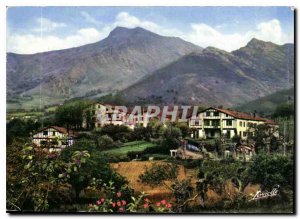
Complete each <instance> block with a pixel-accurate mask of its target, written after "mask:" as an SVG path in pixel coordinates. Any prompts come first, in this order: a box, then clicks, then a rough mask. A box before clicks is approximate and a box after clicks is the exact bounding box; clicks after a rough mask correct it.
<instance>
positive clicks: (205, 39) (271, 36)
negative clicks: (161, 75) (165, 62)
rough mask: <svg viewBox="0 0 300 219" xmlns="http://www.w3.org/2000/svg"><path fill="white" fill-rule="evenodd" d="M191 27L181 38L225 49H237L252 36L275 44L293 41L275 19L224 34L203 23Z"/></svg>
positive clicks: (203, 45) (204, 45)
mask: <svg viewBox="0 0 300 219" xmlns="http://www.w3.org/2000/svg"><path fill="white" fill-rule="evenodd" d="M191 29H192V30H191V31H190V32H189V33H187V34H184V35H182V38H184V39H186V40H188V41H190V42H192V43H194V44H197V45H200V46H202V47H207V46H213V47H217V48H219V49H223V50H226V51H232V50H236V49H239V48H240V47H242V46H245V45H246V44H247V43H248V42H249V41H250V40H251V39H252V38H257V39H260V40H264V41H270V42H274V43H277V44H284V43H287V42H292V41H293V39H292V37H289V36H288V35H287V34H285V33H284V32H283V31H282V29H281V24H280V22H279V21H278V20H277V19H273V20H270V21H267V22H262V23H259V24H258V25H257V26H256V29H255V30H249V31H247V32H245V33H238V32H236V33H232V34H224V33H222V32H220V31H218V30H217V29H214V28H213V27H211V26H208V25H206V24H203V23H199V24H191Z"/></svg>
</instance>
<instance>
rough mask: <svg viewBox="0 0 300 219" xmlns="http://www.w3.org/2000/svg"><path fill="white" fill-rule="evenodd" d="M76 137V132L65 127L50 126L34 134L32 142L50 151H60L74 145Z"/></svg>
mask: <svg viewBox="0 0 300 219" xmlns="http://www.w3.org/2000/svg"><path fill="white" fill-rule="evenodd" d="M75 137H76V133H74V132H73V131H71V130H67V129H66V128H64V127H59V126H48V127H45V128H43V129H41V130H39V131H38V132H37V133H35V134H34V135H33V136H32V143H34V144H35V145H36V146H37V147H39V148H42V149H45V150H48V151H49V152H58V151H61V150H62V149H64V148H66V147H68V146H71V145H73V144H74V138H75Z"/></svg>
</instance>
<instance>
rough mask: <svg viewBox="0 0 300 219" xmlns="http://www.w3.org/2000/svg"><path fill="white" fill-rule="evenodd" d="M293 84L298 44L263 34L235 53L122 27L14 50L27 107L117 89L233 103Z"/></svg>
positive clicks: (141, 99) (15, 90)
mask: <svg viewBox="0 0 300 219" xmlns="http://www.w3.org/2000/svg"><path fill="white" fill-rule="evenodd" d="M224 43H226V42H224ZM293 84H294V47H293V44H285V45H282V46H280V45H276V44H274V43H270V42H263V41H261V40H257V39H253V40H251V41H250V42H249V43H248V44H247V45H246V46H245V47H243V48H240V49H239V50H236V51H233V52H231V53H229V52H226V51H222V50H219V49H217V48H213V47H208V48H206V49H202V48H201V47H199V46H196V45H194V44H192V43H189V42H186V41H184V40H182V39H180V38H176V37H164V36H160V35H158V34H155V33H152V32H150V31H148V30H145V29H142V28H139V27H137V28H133V29H128V28H123V27H117V28H116V29H114V30H113V31H112V32H111V33H110V34H109V36H108V37H107V38H105V39H103V40H102V41H99V42H96V43H93V44H89V45H85V46H81V47H77V48H71V49H65V50H58V51H50V52H44V53H38V54H33V55H21V54H14V53H8V54H7V99H8V103H14V101H15V102H16V103H17V104H19V106H20V107H23V108H24V107H25V106H28V107H30V108H35V107H37V106H38V105H39V104H43V105H50V104H58V103H62V102H63V101H64V100H67V99H70V98H75V97H92V98H99V97H100V96H103V95H105V94H109V93H115V92H117V93H118V94H119V95H121V96H122V97H123V98H124V99H126V101H128V102H129V103H148V104H149V103H159V104H174V103H177V104H197V105H199V104H201V105H224V106H233V105H236V104H242V103H245V102H247V101H251V100H254V99H256V98H258V97H262V96H265V95H267V94H271V93H273V92H276V91H279V90H282V89H286V88H289V87H291V86H293ZM40 98H42V99H40ZM14 107H16V104H15V105H14Z"/></svg>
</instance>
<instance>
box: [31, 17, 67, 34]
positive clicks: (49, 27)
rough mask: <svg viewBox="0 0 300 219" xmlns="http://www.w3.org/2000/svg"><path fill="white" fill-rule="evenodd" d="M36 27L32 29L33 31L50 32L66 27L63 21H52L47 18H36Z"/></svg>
mask: <svg viewBox="0 0 300 219" xmlns="http://www.w3.org/2000/svg"><path fill="white" fill-rule="evenodd" d="M36 22H37V24H38V25H39V26H38V27H37V28H34V29H32V31H33V32H51V31H54V30H56V29H59V28H61V27H66V26H67V25H66V24H65V23H58V22H53V21H51V20H49V19H47V18H37V19H36Z"/></svg>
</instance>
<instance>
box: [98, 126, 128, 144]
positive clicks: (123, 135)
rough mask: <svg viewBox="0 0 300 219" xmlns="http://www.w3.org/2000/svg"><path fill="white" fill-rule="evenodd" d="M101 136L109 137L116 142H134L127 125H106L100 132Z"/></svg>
mask: <svg viewBox="0 0 300 219" xmlns="http://www.w3.org/2000/svg"><path fill="white" fill-rule="evenodd" d="M100 134H101V135H108V136H109V137H111V138H112V139H113V140H114V141H118V140H119V141H121V142H128V141H131V140H132V130H131V129H130V128H128V127H127V126H125V125H111V124H109V125H105V126H103V127H102V128H101V130H100Z"/></svg>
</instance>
